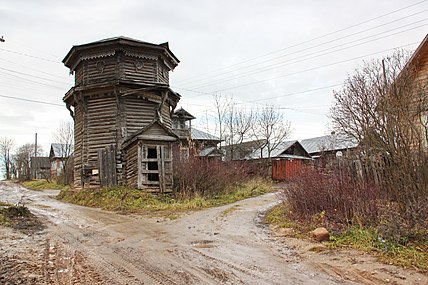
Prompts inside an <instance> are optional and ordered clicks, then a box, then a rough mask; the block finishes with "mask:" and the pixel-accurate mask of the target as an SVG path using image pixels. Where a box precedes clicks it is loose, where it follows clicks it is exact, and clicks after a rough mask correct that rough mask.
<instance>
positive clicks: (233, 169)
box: [174, 158, 251, 199]
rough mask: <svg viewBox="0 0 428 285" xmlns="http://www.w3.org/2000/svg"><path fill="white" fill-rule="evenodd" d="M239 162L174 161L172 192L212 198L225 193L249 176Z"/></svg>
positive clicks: (245, 166)
mask: <svg viewBox="0 0 428 285" xmlns="http://www.w3.org/2000/svg"><path fill="white" fill-rule="evenodd" d="M249 172H250V171H249V167H248V166H247V165H246V164H244V163H241V162H223V161H218V160H203V159H200V158H189V159H187V160H180V161H177V162H176V163H174V192H175V195H176V196H177V198H180V199H183V198H194V197H197V196H200V197H205V198H212V197H215V196H218V195H222V194H227V193H229V192H230V191H231V189H232V188H233V187H234V186H237V185H239V184H242V183H245V182H247V181H249V179H250V178H251V177H250V175H249Z"/></svg>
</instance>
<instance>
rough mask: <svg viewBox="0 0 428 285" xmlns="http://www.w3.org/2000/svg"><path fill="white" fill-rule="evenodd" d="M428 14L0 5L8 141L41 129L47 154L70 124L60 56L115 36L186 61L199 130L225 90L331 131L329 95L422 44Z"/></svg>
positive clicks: (300, 128) (385, 1) (302, 130)
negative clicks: (375, 64) (163, 47)
mask: <svg viewBox="0 0 428 285" xmlns="http://www.w3.org/2000/svg"><path fill="white" fill-rule="evenodd" d="M427 10H428V2H427V1H420V0H419V1H418V0H414V1H411V0H407V1H405V0H396V1H394V0H377V1H372V0H359V1H343V0H334V1H328V0H325V1H315V0H314V1H296V0H291V1H288V0H282V1H280V0H278V1H274V0H265V1H262V0H260V1H250V0H245V1H241V0H239V1H232V0H227V1H226V0H217V1H203V0H194V1H192V0H184V1H178V0H175V1H160V0H154V1H147V0H138V1H137V0H135V1H126V0H123V1H109V0H102V1H91V0H85V1H81V0H75V1H49V0H39V1H24V0H19V1H11V0H0V36H3V37H4V39H5V42H0V106H1V112H0V136H7V137H11V138H13V139H14V140H15V142H16V144H17V145H22V144H24V143H27V142H28V143H32V142H33V141H34V133H36V132H37V133H38V139H39V144H41V145H42V146H43V148H44V150H45V151H46V152H47V151H48V149H49V146H50V143H51V142H52V132H53V131H54V130H55V129H57V128H58V126H59V123H60V122H61V121H66V120H70V116H69V113H68V111H67V109H66V108H65V105H64V104H63V103H62V98H63V96H64V94H65V93H66V92H67V91H68V90H69V89H70V88H71V87H72V86H73V77H72V76H70V75H69V70H68V69H67V68H66V67H65V66H64V65H63V64H62V62H61V61H62V59H63V58H64V56H65V55H66V54H67V52H68V51H69V50H70V48H71V47H72V45H79V44H84V43H88V42H92V41H96V40H100V39H104V38H110V37H114V36H127V37H131V38H135V39H138V40H143V41H148V42H152V43H162V42H166V41H167V42H169V46H170V49H171V50H172V52H173V53H174V54H175V55H176V56H177V57H178V58H179V60H180V64H179V65H178V66H177V68H176V69H175V70H174V72H172V74H171V75H170V78H171V82H170V83H171V86H172V88H173V89H174V90H175V91H177V92H178V93H180V94H181V96H182V99H181V101H180V103H179V106H182V107H183V108H185V109H186V110H187V111H189V112H190V113H192V114H193V115H194V116H196V117H197V119H196V120H195V121H194V122H193V125H194V126H197V127H198V128H199V129H201V130H206V129H207V128H210V127H211V124H210V122H212V117H213V115H214V108H213V94H221V95H224V96H233V98H234V99H235V101H236V102H237V103H239V104H238V106H240V107H241V108H245V109H246V110H249V109H251V108H254V107H257V106H263V105H266V104H269V105H274V106H275V107H277V108H278V110H279V111H281V112H282V113H283V115H284V117H285V118H286V119H287V120H289V121H290V122H291V124H292V127H293V133H292V135H291V137H290V138H291V139H303V138H309V137H314V136H320V135H324V134H327V133H329V132H330V131H331V130H330V129H329V126H328V125H329V119H328V113H329V108H330V106H331V104H332V98H333V96H332V94H333V90H334V89H336V90H339V89H340V88H341V87H340V84H342V83H343V81H344V80H345V78H346V77H347V76H348V74H352V72H353V71H354V69H355V68H357V67H358V66H361V65H362V64H363V61H364V60H370V59H372V58H381V57H382V56H385V55H387V54H388V53H391V52H392V51H393V49H395V48H398V47H405V48H407V49H415V48H416V47H417V45H418V44H419V43H420V42H421V41H422V39H423V38H424V37H425V35H426V34H427V31H428V11H427ZM6 97H15V98H21V99H26V100H34V101H42V102H47V103H51V104H41V103H36V102H28V101H22V100H17V99H12V98H6ZM211 131H213V130H211Z"/></svg>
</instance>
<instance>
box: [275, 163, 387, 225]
mask: <svg viewBox="0 0 428 285" xmlns="http://www.w3.org/2000/svg"><path fill="white" fill-rule="evenodd" d="M299 177H300V178H299V179H297V180H295V181H294V182H293V183H291V184H290V185H288V186H287V187H286V188H285V189H284V190H283V192H282V200H283V201H286V202H287V204H288V205H289V208H290V210H291V212H292V214H293V215H294V216H295V217H296V218H299V219H303V220H306V221H314V222H317V223H321V224H324V226H328V225H329V224H332V223H334V224H341V225H352V224H358V225H373V224H376V223H377V221H378V217H379V203H380V201H381V199H382V197H381V193H380V190H379V188H378V187H376V186H375V185H372V184H368V183H359V182H358V181H356V179H354V177H352V176H351V175H350V173H346V172H341V173H338V172H334V171H326V170H325V169H314V168H306V169H305V170H304V173H303V174H302V175H300V176H299Z"/></svg>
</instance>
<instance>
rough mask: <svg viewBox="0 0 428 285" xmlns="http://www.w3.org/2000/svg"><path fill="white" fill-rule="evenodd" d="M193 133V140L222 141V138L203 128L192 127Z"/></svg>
mask: <svg viewBox="0 0 428 285" xmlns="http://www.w3.org/2000/svg"><path fill="white" fill-rule="evenodd" d="M190 131H191V135H192V139H193V140H198V141H217V142H220V141H221V140H220V138H218V137H216V136H214V135H211V134H209V133H206V132H203V131H201V130H198V129H195V128H193V127H192V128H191V129H190Z"/></svg>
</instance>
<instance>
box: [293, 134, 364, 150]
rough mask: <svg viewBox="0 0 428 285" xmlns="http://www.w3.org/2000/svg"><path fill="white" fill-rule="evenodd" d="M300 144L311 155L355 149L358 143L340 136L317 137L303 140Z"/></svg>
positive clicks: (347, 137)
mask: <svg viewBox="0 0 428 285" xmlns="http://www.w3.org/2000/svg"><path fill="white" fill-rule="evenodd" d="M300 143H301V144H302V146H303V147H304V148H305V149H306V151H307V152H308V153H309V154H314V153H319V152H323V151H335V150H343V149H349V148H355V147H357V146H358V143H357V141H356V140H355V139H353V138H351V137H349V136H346V135H340V134H332V135H327V136H321V137H315V138H309V139H304V140H301V141H300Z"/></svg>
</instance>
